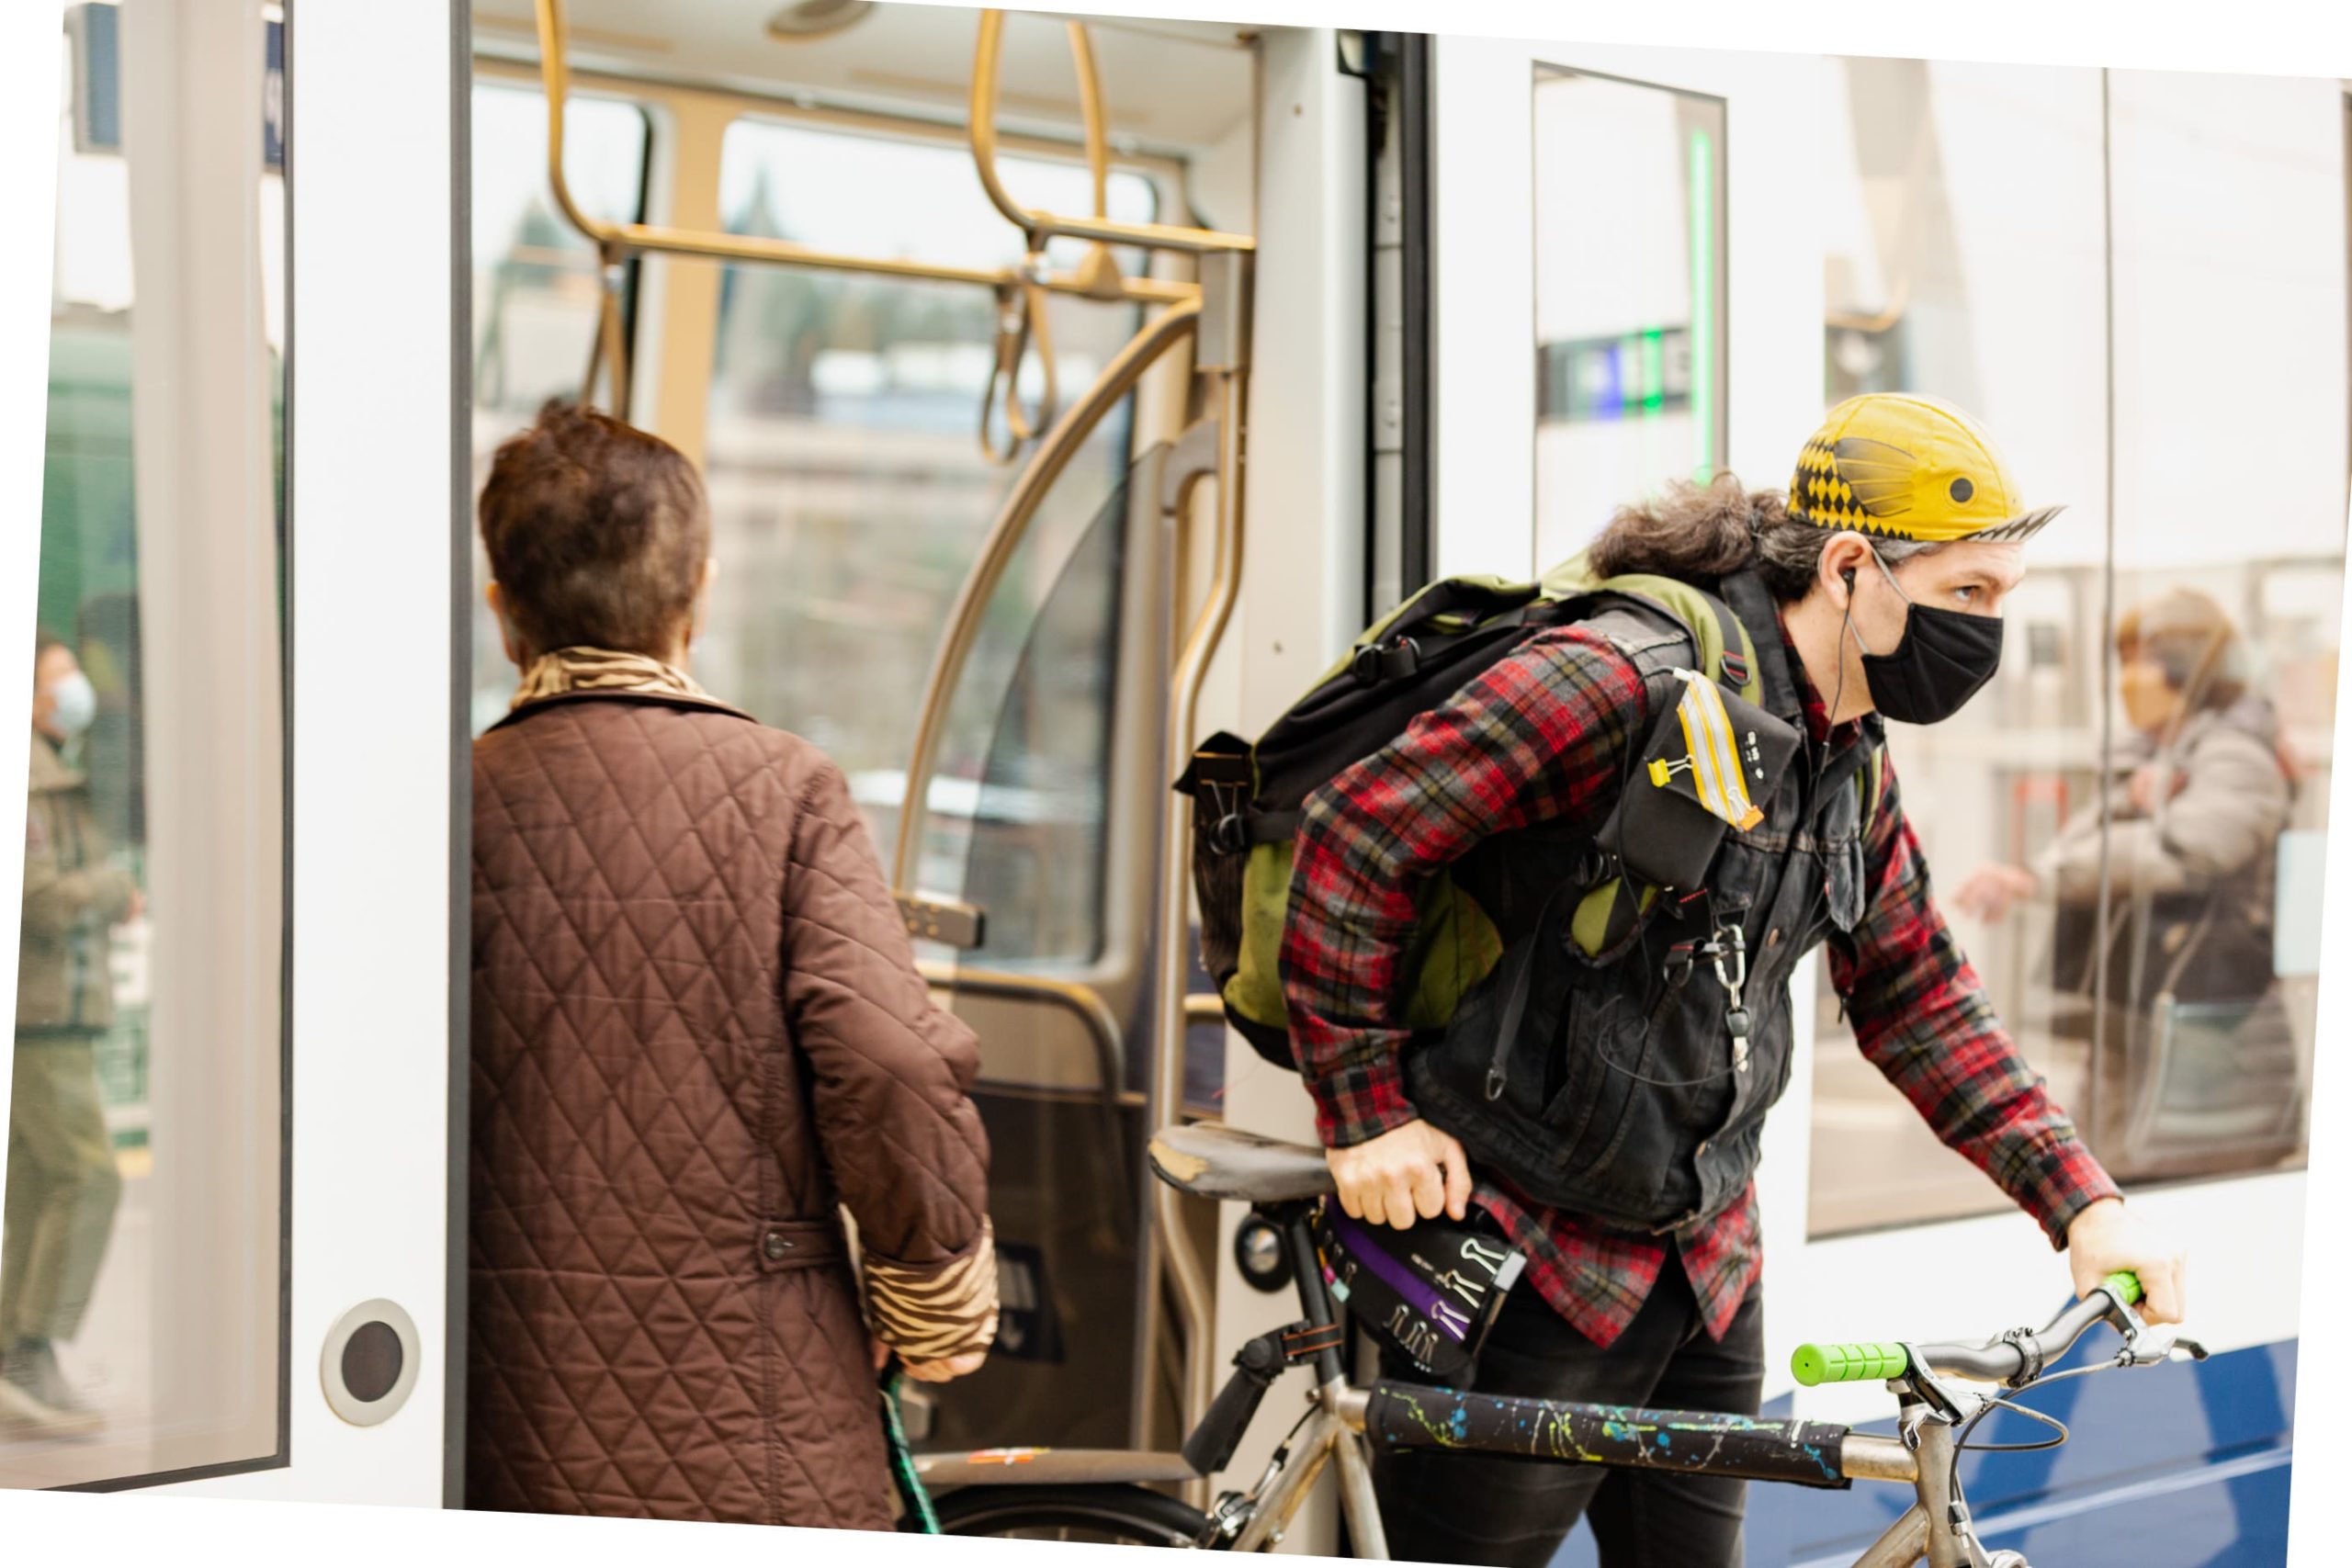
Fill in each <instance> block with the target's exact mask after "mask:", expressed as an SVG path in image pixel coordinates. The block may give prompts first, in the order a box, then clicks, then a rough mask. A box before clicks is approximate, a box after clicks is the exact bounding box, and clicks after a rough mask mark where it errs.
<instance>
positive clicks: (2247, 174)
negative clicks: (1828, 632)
mask: <svg viewBox="0 0 2352 1568" xmlns="http://www.w3.org/2000/svg"><path fill="white" fill-rule="evenodd" d="M2282 87H2284V88H2286V89H2287V90H2280V89H2281V88H2282ZM2110 97H2111V103H2112V112H2113V137H2114V147H2113V163H2114V171H2115V182H2114V200H2115V275H2116V327H2115V342H2116V366H2115V378H2116V406H2115V411H2114V417H2115V442H2116V466H2115V475H2116V493H2115V542H2114V561H2115V588H2114V598H2115V607H2116V618H2115V620H2114V622H2113V623H2112V624H2111V625H2110V626H2109V638H2108V640H2109V656H2110V661H2111V664H2112V666H2113V674H2112V676H2111V678H2110V679H2109V681H2108V682H2107V684H2106V690H2105V692H2104V693H2103V695H2104V697H2105V699H2106V702H2107V711H2108V728H2109V732H2110V733H2111V734H2112V736H2113V738H2114V739H2113V747H2112V750H2110V752H2109V758H2108V766H2107V787H2108V789H2109V793H2110V797H2111V800H2112V805H2111V807H2110V811H2109V829H2108V834H2107V851H2108V854H2107V859H2108V886H2109V894H2108V898H2107V908H2108V922H2107V923H2108V930H2107V931H2106V932H2105V933H2104V934H2105V936H2106V940H2107V943H2108V945H2107V949H2106V953H2107V960H2106V963H2105V964H2104V965H2103V968H2104V970H2105V974H2106V984H2105V986H2104V987H2103V994H2099V992H2098V989H2097V988H2096V987H2094V984H2093V982H2094V981H2095V980H2096V978H2097V976H2098V974H2099V971H2100V969H2101V967H2102V966H2101V965H2099V964H2097V963H2096V961H2095V960H2093V959H2092V957H2091V954H2090V953H2088V952H2087V951H2086V946H2085V944H2084V942H2082V940H2081V939H2082V937H2083V936H2084V935H2085V934H2089V933H2085V932H2084V931H2082V930H2081V929H2080V928H2083V927H2084V926H2086V924H2087V922H2085V921H2083V920H2082V919H2081V917H2080V914H2079V910H2080V909H2081V908H2085V907H2086V903H2085V901H2084V900H2082V899H2080V898H2075V899H2068V898H2066V897H2064V894H2065V892H2066V891H2067V886H2066V885H2068V884H2069V883H2071V886H2073V887H2075V888H2079V887H2080V886H2083V885H2084V883H2085V881H2086V879H2085V878H2083V877H2082V876H2081V875H2080V874H2079V871H2077V873H2076V874H2075V876H2074V877H2073V878H2071V879H2069V878H2067V877H2065V876H2064V875H2059V876H2054V877H2052V878H2050V879H2049V880H2051V881H2053V882H2056V883H2059V884H2061V886H2060V887H2059V888H2058V890H2057V892H2058V904H2059V908H2060V910H2061V912H2062V917H2071V920H2072V925H2073V926H2074V927H2075V930H2073V931H2066V932H2064V933H2063V934H2065V935H2069V936H2072V937H2074V938H2075V941H2074V942H2071V943H2064V942H2062V944H2061V948H2060V952H2061V953H2062V955H2064V957H2066V958H2069V959H2072V960H2074V964H2072V966H2071V970H2072V972H2067V971H2062V972H2061V973H2060V975H2059V976H2057V978H2058V979H2059V980H2061V981H2062V982H2065V983H2070V984H2072V985H2073V986H2074V987H2075V989H2076V991H2077V992H2091V993H2093V999H2094V1002H2095V1004H2103V1006H2104V1009H2105V1013H2106V1016H2105V1017H2104V1019H2103V1020H2101V1027H2100V1028H2099V1029H2098V1031H2097V1056H2096V1060H2097V1064H2098V1080H2099V1081H2098V1088H2097V1089H2096V1090H2095V1092H2094V1094H2093V1096H2092V1097H2091V1099H2090V1100H2089V1101H2088V1102H2087V1110H2088V1113H2089V1117H2090V1125H2091V1135H2092V1139H2093V1143H2094V1146H2096V1147H2098V1149H2099V1150H2101V1152H2102V1154H2103V1156H2104V1157H2106V1158H2108V1159H2109V1162H2110V1163H2111V1164H2114V1165H2117V1166H2119V1167H2120V1169H2119V1171H2118V1174H2119V1176H2120V1177H2122V1178H2124V1179H2131V1178H2138V1179H2159V1178H2164V1177H2168V1176H2185V1175H2199V1174H2205V1173H2210V1172H2215V1171H2221V1170H2239V1169H2256V1168H2264V1167H2267V1166H2275V1165H2278V1164H2279V1163H2281V1162H2282V1161H2289V1160H2294V1159H2297V1158H2299V1157H2300V1156H2301V1153H2302V1151H2303V1144H2304V1134H2305V1128H2306V1123H2307V1118H2308V1105H2307V1090H2308V1088H2309V1084H2310V1066H2311V1053H2312V1028H2313V1023H2314V1021H2315V1018H2316V1011H2317V999H2318V998H2317V976H2316V974H2315V965H2314V964H2312V960H2311V958H2310V956H2309V955H2308V954H2304V955H2302V956H2300V957H2299V956H2298V955H2297V953H2296V948H2297V945H2298V944H2297V942H2296V941H2295V929H2296V928H2297V927H2298V926H2301V927H2302V928H2303V929H2305V930H2308V931H2316V929H2317V928H2318V924H2319V908H2318V903H2319V900H2318V881H2319V874H2318V866H2319V863H2320V857H2321V856H2322V854H2323V853H2324V844H2325V836H2326V830H2327V797H2328V780H2329V776H2330V773H2331V771H2332V758H2331V753H2332V750H2333V747H2332V745H2331V741H2332V740H2333V739H2334V723H2335V692H2334V688H2335V666H2336V656H2337V650H2338V647H2339V644H2340V640H2341V637H2340V628H2339V626H2338V625H2337V620H2338V606H2339V605H2340V604H2341V603H2342V597H2343V590H2342V576H2343V563H2344V551H2345V507H2346V483H2345V476H2346V473H2347V472H2352V466H2347V453H2346V424H2347V417H2346V383H2347V381H2352V365H2347V363H2346V350H2345V344H2346V338H2345V325H2344V323H2345V310H2346V247H2345V238H2346V225H2345V219H2346V212H2345V184H2344V178H2345V175H2344V157H2343V148H2344V142H2343V120H2342V112H2343V111H2342V107H2341V103H2342V95H2341V92H2340V89H2339V88H2338V87H2337V85H2335V83H2332V82H2328V83H2318V82H2314V83H2295V84H2291V85H2287V84H2272V83H2268V82H2260V81H2250V80H2245V79H2241V78H2236V77H2229V76H2201V75H2200V76H2191V77H2188V78H2186V79H2183V78H2178V77H2175V76H2172V75H2163V76H2157V75H2152V74H2144V73H2136V72H2118V73H2114V76H2113V78H2112V85H2111V88H2110ZM2223 125H2225V126H2228V127H2229V128H2230V130H2229V136H2230V140H2229V142H2228V143H2227V144H2216V143H2215V142H2213V141H2208V140H2207V139H2205V138H2203V137H2200V136H2199V135H2197V134H2196V133H2195V132H2194V131H2193V130H2189V129H2188V128H2189V127H2192V126H2223ZM2184 209H2187V210H2193V211H2196V212H2199V214H2201V215H2202V216H2201V218H2200V220H2199V222H2197V223H2195V224H2191V225H2188V226H2186V229H2185V230H2184V226H2183V225H2182V224H2181V223H2180V221H2179V214H2180V213H2181V212H2182V211H2183V210H2184ZM2249 222H2258V223H2260V224H2261V225H2262V227H2263V235H2264V240H2263V244H2262V247H2261V250H2260V253H2259V254H2258V255H2249V254H2246V252H2245V249H2244V247H2243V246H2239V245H2234V244H2233V243H2231V242H2230V240H2229V238H2228V231H2230V230H2232V229H2233V228H2238V227H2241V226H2242V225H2244V224H2246V223H2249ZM2253 298H2259V299H2261V300H2262V301H2263V310H2264V314H2265V315H2266V317H2267V318H2269V319H2273V320H2278V321H2295V322H2300V323H2302V330H2300V331H2290V332H2284V333H2248V332H2246V331H2245V307H2246V301H2247V300H2248V299H2253ZM2250 394H2251V395H2250ZM2217 452H2245V453H2255V452H2259V453H2262V454H2264V456H2263V457H2262V458H2261V460H2259V461H2257V462H2254V463H2251V464H2245V465H2241V464H2238V463H2234V462H2229V463H2218V464H2217V463H2215V462H2214V461H2213V460H2212V459H2213V455H2214V454H2215V453H2217ZM2242 467H2243V468H2246V469H2247V470H2249V471H2246V472H2240V471H2239V469H2240V468H2242ZM2079 841H2080V840H2079V838H2078V839H2077V840H2076V842H2077V843H2079ZM2282 928H2283V929H2282Z"/></svg>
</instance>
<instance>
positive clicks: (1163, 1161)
mask: <svg viewBox="0 0 2352 1568" xmlns="http://www.w3.org/2000/svg"><path fill="white" fill-rule="evenodd" d="M1147 1152H1148V1157H1149V1159H1150V1161H1151V1168H1152V1173H1153V1174H1154V1175H1156V1176H1158V1177H1159V1179H1160V1180H1162V1181H1165V1182H1166V1183H1168V1185H1170V1187H1173V1188H1175V1189H1177V1190H1179V1191H1183V1192H1190V1193H1192V1194H1193V1196H1194V1197H1198V1198H1233V1199H1238V1200H1240V1201H1243V1202H1246V1203H1281V1202H1290V1201H1297V1200H1300V1199H1305V1198H1319V1197H1321V1196H1323V1195H1324V1194H1325V1193H1327V1192H1329V1191H1330V1190H1331V1168H1330V1167H1329V1166H1328V1165H1326V1164H1325V1163H1324V1162H1323V1151H1322V1150H1321V1149H1317V1148H1310V1147H1308V1146H1307V1145H1305V1144H1285V1143H1282V1142H1279V1141H1277V1140H1275V1139H1272V1138H1261V1137H1260V1136H1258V1134H1255V1133H1244V1132H1239V1131H1238V1130H1236V1129H1234V1128H1231V1127H1227V1126H1225V1125H1224V1124H1222V1123H1220V1122H1193V1123H1192V1124H1191V1125H1178V1126H1173V1127H1162V1128H1161V1129H1160V1130H1159V1134H1157V1135H1156V1136H1154V1137H1153V1139H1152V1140H1151V1147H1150V1149H1149V1150H1148V1151H1147Z"/></svg>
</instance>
